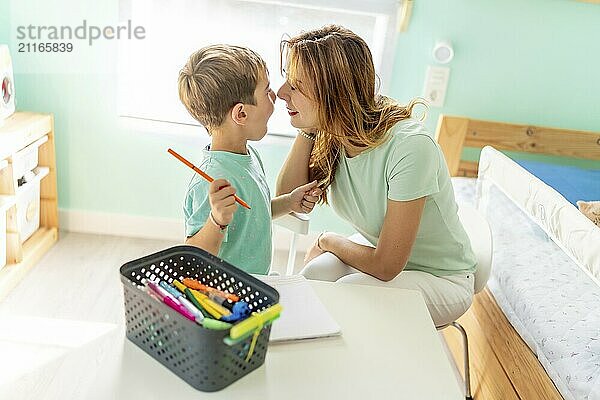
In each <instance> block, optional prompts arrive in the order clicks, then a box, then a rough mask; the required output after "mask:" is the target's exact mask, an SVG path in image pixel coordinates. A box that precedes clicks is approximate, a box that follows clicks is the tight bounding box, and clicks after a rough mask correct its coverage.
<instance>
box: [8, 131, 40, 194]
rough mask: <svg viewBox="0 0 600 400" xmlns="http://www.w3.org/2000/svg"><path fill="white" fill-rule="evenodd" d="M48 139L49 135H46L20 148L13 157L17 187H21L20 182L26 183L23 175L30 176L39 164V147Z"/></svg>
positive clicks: (14, 178) (14, 177)
mask: <svg viewBox="0 0 600 400" xmlns="http://www.w3.org/2000/svg"><path fill="white" fill-rule="evenodd" d="M47 141H48V135H45V136H43V137H41V138H40V139H38V140H36V141H35V142H33V143H31V144H30V145H29V146H27V147H25V148H24V149H22V150H19V151H18V152H16V153H15V154H14V155H13V156H12V157H11V159H12V167H13V180H14V185H15V189H16V188H17V187H19V183H21V184H23V183H24V182H23V181H22V179H23V177H26V175H29V176H27V177H30V176H31V174H28V173H30V172H31V171H33V170H34V169H35V168H36V167H37V166H38V154H39V148H40V146H41V145H42V144H44V143H46V142H47Z"/></svg>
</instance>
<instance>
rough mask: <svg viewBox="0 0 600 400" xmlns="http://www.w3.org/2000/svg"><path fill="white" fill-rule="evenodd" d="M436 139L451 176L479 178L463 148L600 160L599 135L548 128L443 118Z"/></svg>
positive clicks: (453, 117) (442, 116)
mask: <svg viewBox="0 0 600 400" xmlns="http://www.w3.org/2000/svg"><path fill="white" fill-rule="evenodd" d="M435 139H436V140H437V142H438V143H439V144H440V147H441V148H442V151H443V153H444V156H445V157H446V162H447V163H448V169H449V170H450V175H452V176H470V177H474V176H477V162H472V161H464V160H462V159H461V156H462V150H463V147H474V148H479V149H481V148H483V147H484V146H487V145H490V146H493V147H495V148H496V149H498V150H509V151H518V152H524V153H537V154H545V155H556V156H563V157H574V158H584V159H591V160H600V132H586V131H575V130H570V129H557V128H545V127H540V126H534V125H520V124H509V123H504V122H493V121H482V120H476V119H470V118H465V117H456V116H450V115H443V114H442V115H440V117H439V120H438V125H437V129H436V132H435Z"/></svg>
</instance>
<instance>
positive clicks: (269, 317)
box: [229, 303, 282, 341]
mask: <svg viewBox="0 0 600 400" xmlns="http://www.w3.org/2000/svg"><path fill="white" fill-rule="evenodd" d="M281 310H282V308H281V304H279V303H277V304H273V305H272V306H271V307H269V308H267V309H265V310H263V311H261V312H258V313H253V314H252V315H251V316H250V317H248V318H246V319H245V320H243V321H242V322H239V323H237V324H235V325H234V326H233V327H232V328H231V331H230V332H229V337H230V338H231V339H232V340H234V341H236V340H238V339H242V338H244V337H246V336H248V335H249V334H251V333H252V332H253V331H255V330H256V329H258V327H259V326H260V325H261V324H262V325H268V324H270V323H271V322H273V321H274V320H275V319H277V318H278V317H279V315H280V314H281Z"/></svg>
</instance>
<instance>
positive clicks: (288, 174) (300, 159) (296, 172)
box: [275, 135, 315, 196]
mask: <svg viewBox="0 0 600 400" xmlns="http://www.w3.org/2000/svg"><path fill="white" fill-rule="evenodd" d="M314 144H315V142H314V141H312V140H310V139H308V138H306V137H304V136H302V135H298V136H296V140H294V144H293V145H292V149H291V150H290V152H289V154H288V156H287V158H286V160H285V162H284V164H283V167H281V171H279V176H278V177H277V184H276V187H275V194H276V196H280V195H282V194H286V193H290V192H291V191H292V190H294V189H295V188H297V187H298V186H302V185H305V184H306V183H308V179H309V176H308V162H309V161H310V152H311V151H312V148H313V145H314Z"/></svg>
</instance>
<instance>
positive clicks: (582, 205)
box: [577, 200, 600, 226]
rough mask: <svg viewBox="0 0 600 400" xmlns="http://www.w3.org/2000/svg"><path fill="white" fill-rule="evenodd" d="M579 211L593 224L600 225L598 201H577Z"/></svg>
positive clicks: (599, 205)
mask: <svg viewBox="0 0 600 400" xmlns="http://www.w3.org/2000/svg"><path fill="white" fill-rule="evenodd" d="M577 207H579V211H581V212H582V213H583V215H585V216H586V217H588V218H589V219H591V220H592V222H593V223H594V224H596V225H597V226H600V201H581V200H579V201H578V202H577Z"/></svg>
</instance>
